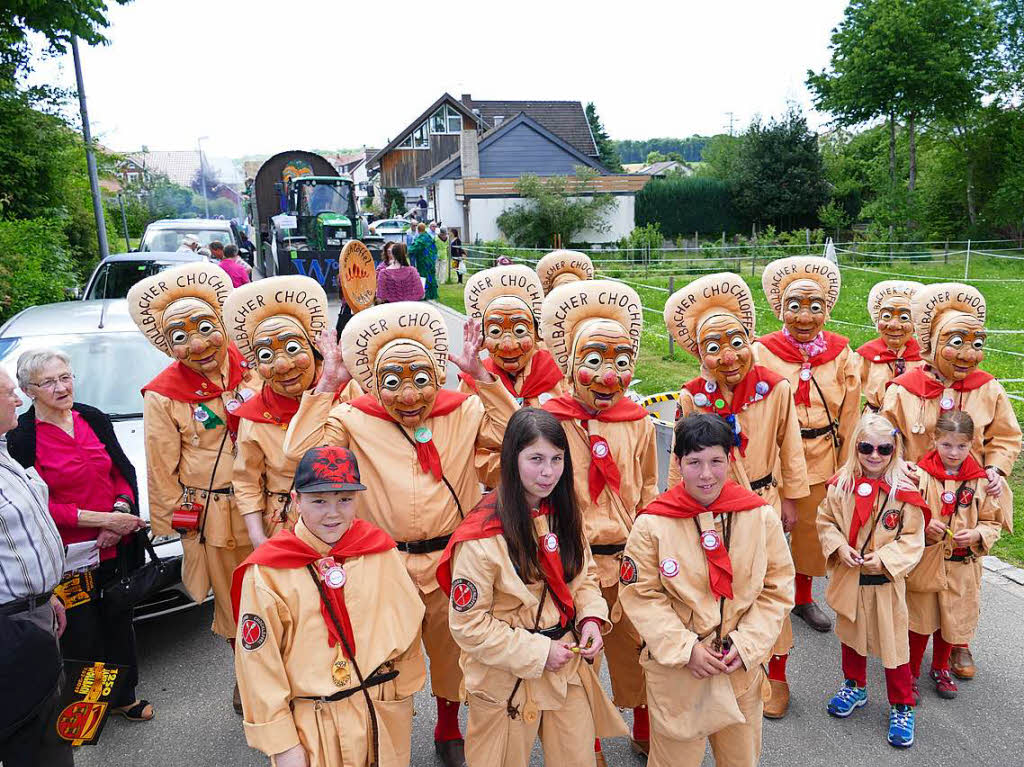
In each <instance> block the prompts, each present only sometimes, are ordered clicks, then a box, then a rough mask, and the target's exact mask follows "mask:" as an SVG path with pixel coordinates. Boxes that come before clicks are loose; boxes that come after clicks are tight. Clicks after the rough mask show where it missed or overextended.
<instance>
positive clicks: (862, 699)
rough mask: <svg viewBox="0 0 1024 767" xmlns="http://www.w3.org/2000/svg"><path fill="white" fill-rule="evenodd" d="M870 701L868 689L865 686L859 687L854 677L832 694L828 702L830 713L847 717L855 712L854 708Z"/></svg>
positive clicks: (842, 717)
mask: <svg viewBox="0 0 1024 767" xmlns="http://www.w3.org/2000/svg"><path fill="white" fill-rule="evenodd" d="M867 702H868V691H867V689H866V688H864V687H858V686H857V684H856V683H855V682H854V681H853V680H852V679H847V680H846V681H845V682H844V683H843V686H842V687H840V688H839V692H837V693H836V694H835V695H833V696H832V700H830V701H829V702H828V713H829V714H831V715H832V716H837V717H839V718H840V719H845V718H846V717H848V716H849V715H850V714H852V713H853V710H854V709H857V708H860V707H861V706H863V705H864V704H865V703H867Z"/></svg>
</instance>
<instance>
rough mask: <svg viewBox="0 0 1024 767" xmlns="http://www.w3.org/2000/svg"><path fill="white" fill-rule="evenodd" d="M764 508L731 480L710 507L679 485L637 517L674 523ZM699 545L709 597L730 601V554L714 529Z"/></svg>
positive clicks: (754, 494)
mask: <svg viewBox="0 0 1024 767" xmlns="http://www.w3.org/2000/svg"><path fill="white" fill-rule="evenodd" d="M764 505H765V504H764V499H763V498H762V497H761V496H759V495H757V494H756V493H752V492H750V491H749V490H745V489H743V488H742V487H740V486H739V485H737V484H736V483H735V482H733V481H732V480H726V482H725V485H723V486H722V492H721V493H719V494H718V497H717V498H716V499H715V500H714V501H713V502H712V503H711V505H710V506H704V505H702V504H700V503H698V502H697V501H696V500H694V498H693V496H691V495H690V494H689V493H688V492H686V485H684V484H683V483H682V482H680V483H679V484H678V485H676V486H675V487H673V488H672V489H671V490H667V491H666V492H664V493H662V494H661V495H659V496H658V497H657V499H655V500H654V501H653V502H652V503H650V504H649V505H647V506H645V507H644V508H642V509H641V510H640V511H639V512H638V513H637V516H638V517H639V516H640V515H641V514H655V515H657V516H659V517H672V518H674V519H693V518H694V517H697V516H699V515H701V514H703V513H704V512H705V511H710V512H711V513H712V514H729V513H732V512H736V511H750V510H751V509H756V508H759V507H761V506H764ZM711 533H714V535H711ZM705 541H707V542H705ZM700 544H701V548H702V549H703V550H704V558H705V559H706V560H707V563H708V582H709V583H710V584H711V593H712V594H714V595H715V596H716V597H723V598H725V599H732V560H730V559H729V551H728V549H726V548H725V545H724V544H723V543H722V538H721V536H720V535H718V531H716V530H714V529H712V530H705V531H703V532H702V534H701V541H700Z"/></svg>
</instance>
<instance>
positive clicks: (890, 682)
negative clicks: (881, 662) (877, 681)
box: [842, 645, 914, 706]
mask: <svg viewBox="0 0 1024 767" xmlns="http://www.w3.org/2000/svg"><path fill="white" fill-rule="evenodd" d="M842 647H843V676H844V677H845V678H846V679H849V680H851V681H852V682H854V683H855V684H856V685H857V686H858V687H867V686H868V659H867V658H865V657H864V656H863V655H860V654H859V653H857V652H856V651H854V650H853V648H851V647H847V646H846V645H843V646H842ZM913 684H914V680H913V677H912V676H911V674H910V664H909V663H904V664H903V665H902V666H898V667H896V668H887V669H886V670H885V690H886V692H887V693H888V694H889V704H890V705H893V706H895V705H898V704H901V703H902V704H905V705H908V706H913V705H914V689H913Z"/></svg>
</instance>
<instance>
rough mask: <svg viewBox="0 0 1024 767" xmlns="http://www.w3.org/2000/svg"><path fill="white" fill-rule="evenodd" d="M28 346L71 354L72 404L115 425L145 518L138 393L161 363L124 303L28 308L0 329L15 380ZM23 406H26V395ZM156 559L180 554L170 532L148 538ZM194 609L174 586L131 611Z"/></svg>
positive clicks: (2, 352)
mask: <svg viewBox="0 0 1024 767" xmlns="http://www.w3.org/2000/svg"><path fill="white" fill-rule="evenodd" d="M33 349H56V350H59V351H62V352H64V353H65V354H67V355H68V356H69V357H71V369H72V371H73V372H74V375H75V401H76V402H82V403H85V404H87V405H92V406H93V407H96V408H99V409H100V410H102V411H103V412H104V413H106V414H107V415H108V416H110V419H111V420H112V421H113V422H114V432H115V433H116V434H117V439H118V441H119V442H120V443H121V447H123V448H124V452H125V454H127V456H128V459H129V460H130V461H131V462H132V464H133V465H134V466H135V471H136V473H137V474H138V480H139V511H140V513H141V515H142V518H143V519H149V502H148V493H147V486H146V448H145V444H144V439H143V430H142V394H141V393H140V390H141V389H142V387H143V386H145V385H146V384H147V383H149V381H150V380H152V379H153V377H154V376H155V375H156V374H157V373H159V372H160V371H161V370H163V369H164V368H165V367H166V366H167V363H168V362H169V360H168V358H167V357H166V356H165V355H163V354H161V353H160V352H159V351H157V350H156V349H155V348H154V347H153V346H152V345H151V344H150V343H149V342H148V341H147V340H146V339H145V337H144V336H143V335H142V333H141V332H140V331H139V329H138V327H136V325H135V323H134V322H132V319H131V317H130V316H129V314H128V302H127V301H125V300H123V299H122V300H105V301H67V302H65V303H59V304H43V305H42V306H33V307H31V308H29V309H25V310H24V311H22V312H19V313H18V314H16V315H14V317H12V318H11V319H10V320H8V321H7V322H6V324H4V326H3V327H2V328H0V366H3V368H4V369H5V370H6V371H7V372H8V373H10V375H11V377H12V378H14V377H15V371H16V369H17V362H18V357H19V356H20V355H21V354H22V353H23V352H26V351H31V350H33ZM22 399H23V400H24V401H25V407H24V408H23V410H24V409H28V405H29V404H30V403H29V401H28V398H27V397H25V396H22ZM154 544H155V546H154V547H155V549H156V552H157V555H158V556H159V557H160V558H161V559H163V558H164V557H170V558H174V557H179V558H180V557H181V543H180V541H179V540H178V536H177V535H172V536H165V537H163V538H157V539H156V540H154ZM192 604H194V603H193V602H192V600H191V598H190V597H189V596H188V594H187V593H186V592H185V590H184V588H183V587H182V586H181V584H178V585H177V586H175V587H172V588H170V589H165V590H164V591H161V592H159V593H158V594H155V595H153V596H152V597H150V598H149V599H148V600H147V601H146V602H145V603H143V604H142V605H139V606H138V607H137V608H136V609H135V618H136V620H141V619H145V618H152V617H155V616H157V615H163V614H164V613H168V612H172V611H174V610H180V609H182V608H185V607H189V606H191V605H192Z"/></svg>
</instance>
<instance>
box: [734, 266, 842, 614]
mask: <svg viewBox="0 0 1024 767" xmlns="http://www.w3.org/2000/svg"><path fill="white" fill-rule="evenodd" d="M840 283H841V280H840V276H839V267H838V266H836V265H835V264H834V263H832V262H831V261H828V260H826V259H824V258H819V257H815V256H793V257H790V258H782V259H779V260H777V261H772V262H771V263H770V264H768V265H767V266H766V267H765V270H764V273H763V274H762V275H761V286H762V288H763V289H764V294H765V297H766V298H767V299H768V305H769V306H770V307H771V308H772V311H773V312H774V313H775V316H776V317H777V318H778V319H779V320H781V321H782V323H783V328H782V330H777V331H775V332H774V333H769V334H768V335H765V336H761V337H760V338H759V339H758V341H757V342H756V343H755V344H754V358H755V360H756V361H757V362H758V363H759V364H761V365H764V366H765V367H766V368H769V369H770V370H773V371H775V372H776V373H778V374H779V375H781V376H782V377H783V378H785V379H786V380H788V381H789V384H790V386H791V387H792V388H793V398H794V401H795V403H796V412H797V418H798V419H799V421H800V436H801V437H802V438H803V447H804V461H805V462H806V464H807V483H808V484H809V485H810V495H808V496H807V497H805V498H802V499H800V500H799V501H797V504H796V507H797V518H796V522H795V524H794V525H793V528H792V531H791V536H790V544H791V546H792V551H793V564H794V565H795V566H796V573H797V575H796V607H794V608H793V613H794V614H795V615H797V616H799V617H801V618H803V619H804V620H805V621H806V622H807V623H808V624H809V625H810V626H811V627H812V628H814V629H817V630H818V631H829V630H831V628H832V621H831V620H830V619H829V618H828V617H827V616H826V615H825V613H824V612H823V611H822V610H821V609H820V608H819V607H818V606H817V605H816V604H815V603H814V600H813V598H812V596H811V585H812V581H811V579H812V578H813V577H814V576H821V575H824V574H825V558H824V557H823V556H822V553H821V543H820V542H819V540H818V532H817V528H816V526H815V519H816V516H817V512H818V505H819V504H820V503H821V500H822V498H824V497H825V490H826V483H827V482H828V480H829V479H831V478H832V475H834V474H835V473H836V469H838V468H839V465H840V463H841V462H842V460H843V458H844V457H845V451H846V450H847V449H848V445H847V444H846V443H847V441H848V437H849V435H850V433H851V432H852V430H853V427H854V425H855V424H856V422H857V412H858V410H859V409H860V370H859V366H858V364H857V359H858V358H857V357H855V356H854V354H853V352H852V350H851V349H850V346H849V340H848V339H847V338H844V337H843V336H840V335H837V334H835V333H831V332H829V331H827V330H825V323H826V321H827V320H828V317H829V315H830V314H831V312H832V309H833V307H835V305H836V301H838V300H839V287H840Z"/></svg>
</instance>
